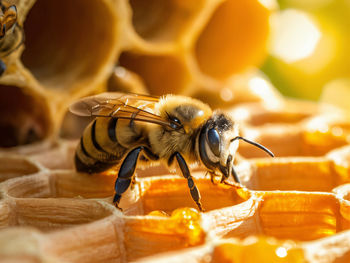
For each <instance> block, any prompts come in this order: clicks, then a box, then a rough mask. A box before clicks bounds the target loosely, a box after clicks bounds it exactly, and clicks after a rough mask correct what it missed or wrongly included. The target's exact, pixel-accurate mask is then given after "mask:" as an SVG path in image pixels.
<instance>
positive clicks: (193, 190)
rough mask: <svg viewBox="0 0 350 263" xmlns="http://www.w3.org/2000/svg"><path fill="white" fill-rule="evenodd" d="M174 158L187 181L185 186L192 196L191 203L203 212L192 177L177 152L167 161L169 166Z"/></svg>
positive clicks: (199, 196)
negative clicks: (193, 202) (194, 203)
mask: <svg viewBox="0 0 350 263" xmlns="http://www.w3.org/2000/svg"><path fill="white" fill-rule="evenodd" d="M174 157H176V160H177V162H178V164H179V166H180V169H181V172H182V175H183V176H184V177H185V178H186V179H187V184H188V187H189V188H190V193H191V196H192V199H193V201H195V202H196V204H197V206H198V209H199V210H200V211H201V212H203V211H204V210H203V207H202V203H201V201H200V200H201V195H200V193H199V191H198V188H197V186H196V184H195V183H194V181H193V177H192V176H191V173H190V170H189V169H188V166H187V164H186V161H185V159H184V158H183V157H182V155H181V154H180V153H178V152H176V153H174V154H173V155H172V156H171V157H170V158H169V160H168V164H171V163H172V162H173V160H174Z"/></svg>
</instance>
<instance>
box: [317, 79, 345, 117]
mask: <svg viewBox="0 0 350 263" xmlns="http://www.w3.org/2000/svg"><path fill="white" fill-rule="evenodd" d="M349 98H350V79H349V78H344V79H336V80H333V81H330V82H329V83H327V84H326V85H325V86H324V88H323V91H322V94H321V97H320V101H321V102H324V103H329V104H332V105H335V106H338V107H340V108H342V109H344V110H346V111H347V112H348V113H350V104H349Z"/></svg>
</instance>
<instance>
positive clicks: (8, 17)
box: [0, 1, 24, 76]
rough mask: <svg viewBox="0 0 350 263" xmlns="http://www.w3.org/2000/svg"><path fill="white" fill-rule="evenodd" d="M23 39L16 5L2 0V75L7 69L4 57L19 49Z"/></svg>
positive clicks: (0, 42) (0, 37)
mask: <svg viewBox="0 0 350 263" xmlns="http://www.w3.org/2000/svg"><path fill="white" fill-rule="evenodd" d="M23 41H24V34H23V30H22V28H21V27H20V26H19V25H18V24H17V8H16V6H15V5H9V4H7V3H6V2H4V1H0V76H1V75H2V74H3V73H4V72H5V70H6V65H5V63H4V61H3V60H2V59H3V58H5V57H7V56H8V55H10V54H11V53H12V52H14V51H15V50H17V49H18V48H19V47H20V46H21V45H22V43H23Z"/></svg>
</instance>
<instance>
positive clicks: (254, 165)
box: [237, 157, 350, 192]
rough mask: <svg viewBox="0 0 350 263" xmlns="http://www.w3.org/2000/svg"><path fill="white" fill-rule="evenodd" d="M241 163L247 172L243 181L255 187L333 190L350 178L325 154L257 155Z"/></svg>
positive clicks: (270, 189) (252, 187)
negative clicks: (245, 162)
mask: <svg viewBox="0 0 350 263" xmlns="http://www.w3.org/2000/svg"><path fill="white" fill-rule="evenodd" d="M242 167H243V169H237V170H239V171H240V173H242V175H243V174H244V176H242V182H243V184H244V185H245V186H246V187H248V188H249V189H253V190H263V191H274V190H284V191H293V190H298V191H321V192H331V191H332V189H333V188H334V187H336V186H338V185H341V184H344V183H346V182H349V181H350V178H344V177H342V175H341V174H339V173H338V172H337V171H336V170H335V168H334V163H333V161H331V160H328V159H326V158H324V157H319V158H314V157H304V158H300V157H299V158H293V159H291V158H273V159H271V160H270V161H269V162H266V160H264V159H257V160H254V161H250V162H249V165H248V166H247V165H246V164H242Z"/></svg>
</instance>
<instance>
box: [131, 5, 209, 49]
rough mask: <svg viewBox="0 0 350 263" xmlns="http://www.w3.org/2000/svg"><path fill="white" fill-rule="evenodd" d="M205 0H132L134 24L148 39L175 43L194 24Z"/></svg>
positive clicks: (142, 35) (144, 37) (141, 35)
mask: <svg viewBox="0 0 350 263" xmlns="http://www.w3.org/2000/svg"><path fill="white" fill-rule="evenodd" d="M204 4H205V1H203V0H201V1H193V0H190V1H179V0H165V1H163V0H152V1H147V2H144V1H142V0H131V1H130V7H131V9H132V24H133V27H134V29H135V31H136V33H137V34H138V35H139V36H140V37H142V38H143V39H144V40H146V41H150V42H155V43H159V42H162V43H174V42H176V41H177V40H178V39H179V38H181V37H182V36H183V35H184V33H185V32H186V30H187V29H188V27H190V26H191V24H193V20H194V19H195V17H196V15H197V14H198V13H199V12H200V11H201V10H202V9H203V6H204Z"/></svg>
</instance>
